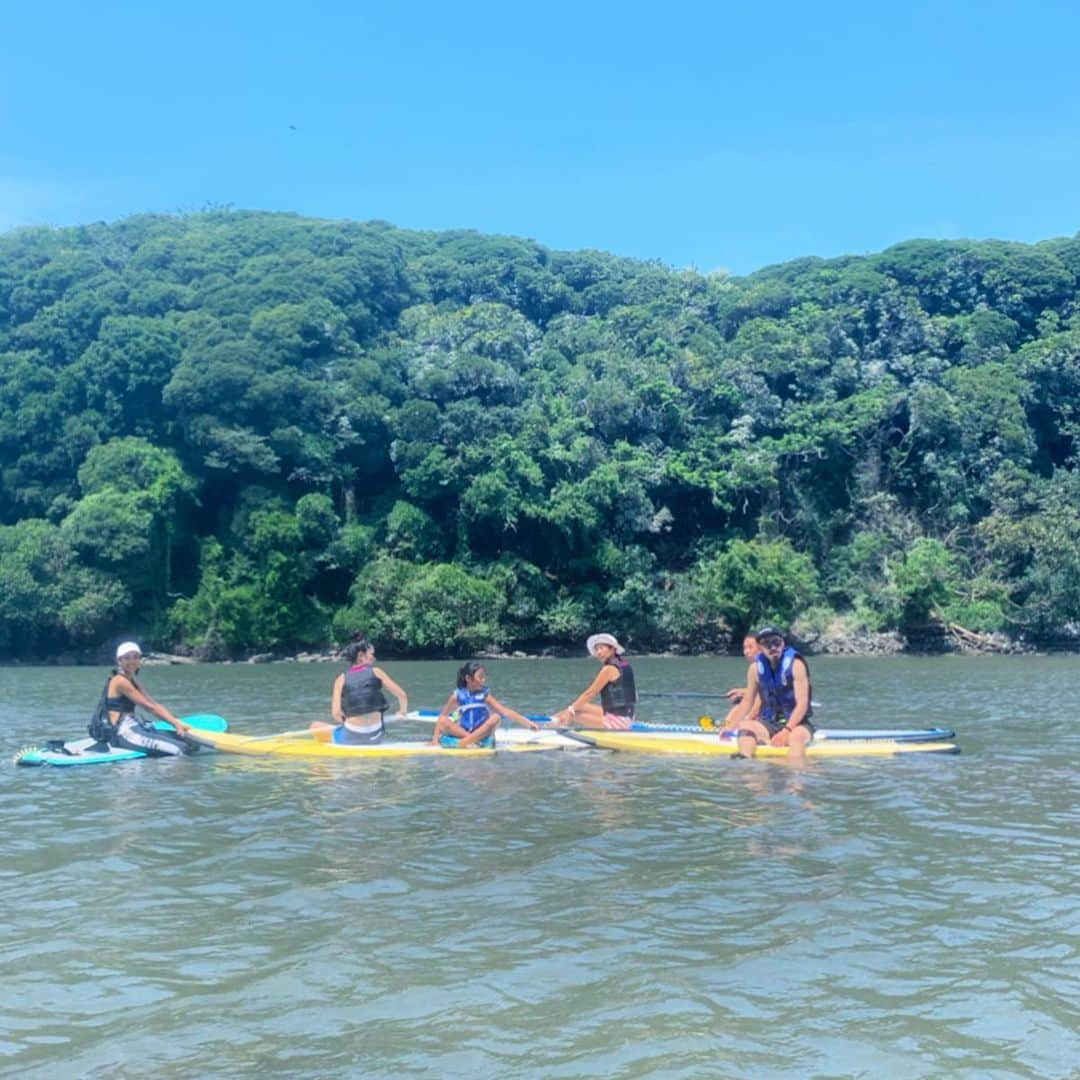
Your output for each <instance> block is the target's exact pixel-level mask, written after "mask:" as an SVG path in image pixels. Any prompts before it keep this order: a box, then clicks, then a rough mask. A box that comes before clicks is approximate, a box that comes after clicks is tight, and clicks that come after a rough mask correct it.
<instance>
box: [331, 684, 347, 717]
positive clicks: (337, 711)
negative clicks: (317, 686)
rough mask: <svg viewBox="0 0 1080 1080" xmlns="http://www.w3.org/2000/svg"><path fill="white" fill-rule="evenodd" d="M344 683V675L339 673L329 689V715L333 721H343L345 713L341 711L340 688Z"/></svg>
mask: <svg viewBox="0 0 1080 1080" xmlns="http://www.w3.org/2000/svg"><path fill="white" fill-rule="evenodd" d="M344 685H345V676H344V675H339V676H338V677H337V678H336V679H335V680H334V688H333V690H331V691H330V715H331V716H332V717H333V719H334V722H335V723H338V724H344V723H345V714H344V713H343V712H342V711H341V688H342V687H343V686H344Z"/></svg>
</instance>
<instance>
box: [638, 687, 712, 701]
mask: <svg viewBox="0 0 1080 1080" xmlns="http://www.w3.org/2000/svg"><path fill="white" fill-rule="evenodd" d="M638 697H639V698H643V697H673V698H690V699H691V700H693V701H730V700H731V698H729V697H728V696H727V694H699V693H698V692H697V691H696V690H639V691H638Z"/></svg>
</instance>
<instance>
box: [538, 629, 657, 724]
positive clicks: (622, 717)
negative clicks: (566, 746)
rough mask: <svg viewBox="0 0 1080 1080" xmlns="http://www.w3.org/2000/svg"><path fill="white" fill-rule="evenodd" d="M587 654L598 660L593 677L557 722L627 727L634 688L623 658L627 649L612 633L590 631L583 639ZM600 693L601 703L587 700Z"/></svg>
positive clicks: (634, 700)
mask: <svg viewBox="0 0 1080 1080" xmlns="http://www.w3.org/2000/svg"><path fill="white" fill-rule="evenodd" d="M585 647H586V648H587V649H588V650H589V655H590V656H595V657H596V659H597V660H599V661H600V670H599V671H598V672H597V673H596V678H595V679H593V681H592V682H591V683H589V685H588V686H587V687H586V689H585V690H584V691H583V692H582V693H580V694H578V696H577V697H576V698H574V700H573V701H571V702H570V704H569V705H568V706H567V707H566V708H565V709H563V711H562V712H560V713H556V714H555V722H556V723H557V724H572V725H574V726H575V727H583V728H613V729H615V730H626V729H627V728H629V727H630V725H631V724H632V723H633V722H634V710H635V707H636V705H637V687H636V685H635V683H634V669H633V668H632V667H631V666H630V665H629V664H628V663H627V662H626V661H625V660H624V659H623V653H624V652H625V651H626V650H625V649H624V648H623V647H622V646H621V645H620V644H619V642H618V640H617V639H616V638H615V637H613V636H612V635H611V634H593V635H592V637H590V638H589V639H588V641H586V642H585ZM597 694H599V695H600V704H599V705H596V704H594V703H593V702H592V701H591V700H590V699H591V698H594V697H596V695H597Z"/></svg>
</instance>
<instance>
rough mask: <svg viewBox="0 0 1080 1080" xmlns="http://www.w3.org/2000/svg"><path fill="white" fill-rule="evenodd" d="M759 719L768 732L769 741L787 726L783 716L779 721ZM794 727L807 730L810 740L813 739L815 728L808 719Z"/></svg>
mask: <svg viewBox="0 0 1080 1080" xmlns="http://www.w3.org/2000/svg"><path fill="white" fill-rule="evenodd" d="M760 719H761V722H762V723H763V724H764V725H765V727H766V729H767V730H768V732H769V738H770V739H771V738H772V737H773V736H774V735H775V734H776V733H777V732H778V731H781V730H783V728H784V727H786V726H787V718H786V717H783V716H782V717H780V719H779V720H766V719H765V718H764V717H761V718H760ZM795 726H796V727H797V728H801V727H804V728H809V729H810V737H811V738H813V737H814V732H815V731H817V728H816V727H814V724H813V722H812V721H811V720H810V719H809V718H808V719H806V720H800V721H799V723H798V724H796V725H795Z"/></svg>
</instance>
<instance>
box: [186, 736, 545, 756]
mask: <svg viewBox="0 0 1080 1080" xmlns="http://www.w3.org/2000/svg"><path fill="white" fill-rule="evenodd" d="M545 734H546V733H545V732H539V733H538V734H537V736H536V740H535V741H533V742H524V741H523V742H515V743H512V744H511V745H509V746H500V747H499V748H498V749H495V748H492V747H486V748H485V747H482V746H469V747H466V748H465V749H457V748H454V749H446V748H444V747H441V746H432V745H431V743H426V742H381V743H375V744H373V745H371V746H340V745H338V744H337V743H326V742H318V741H317V740H315V739H313V738H309V737H305V736H281V735H278V736H271V737H269V738H258V737H254V738H253V737H251V736H249V735H236V734H233V733H231V732H230V733H226V732H223V731H195V730H192V732H191V737H192V738H193V739H196V740H197V741H198V742H200V743H202V744H203V745H204V746H212V747H213V748H214V749H215V750H220V751H222V752H223V753H226V754H247V755H248V756H252V757H254V756H257V757H290V758H353V759H356V758H393V757H440V756H442V757H490V756H491V755H492V754H495V753H518V752H522V751H527V750H559V749H562V747H561V746H560V745H559V743H557V742H553V741H551V740H550V739H544V738H543V736H544V735H545Z"/></svg>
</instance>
